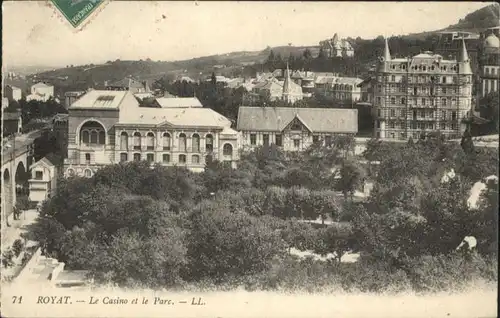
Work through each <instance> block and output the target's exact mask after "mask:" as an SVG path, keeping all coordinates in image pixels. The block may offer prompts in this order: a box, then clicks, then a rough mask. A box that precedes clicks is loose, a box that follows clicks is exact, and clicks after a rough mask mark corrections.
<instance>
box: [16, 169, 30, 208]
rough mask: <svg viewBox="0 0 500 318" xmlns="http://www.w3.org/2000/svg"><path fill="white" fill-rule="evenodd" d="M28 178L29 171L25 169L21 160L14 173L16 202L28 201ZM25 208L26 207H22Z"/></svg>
mask: <svg viewBox="0 0 500 318" xmlns="http://www.w3.org/2000/svg"><path fill="white" fill-rule="evenodd" d="M29 178H30V175H29V172H28V171H26V168H25V167H24V163H23V162H22V161H21V162H19V163H18V165H17V168H16V174H15V178H14V180H15V183H16V202H17V203H20V202H25V203H27V202H28V198H29V183H28V180H29ZM23 208H27V207H23Z"/></svg>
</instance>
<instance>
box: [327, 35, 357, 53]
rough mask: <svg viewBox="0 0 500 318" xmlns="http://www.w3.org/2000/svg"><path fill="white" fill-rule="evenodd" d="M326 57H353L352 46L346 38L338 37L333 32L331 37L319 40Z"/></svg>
mask: <svg viewBox="0 0 500 318" xmlns="http://www.w3.org/2000/svg"><path fill="white" fill-rule="evenodd" d="M319 46H320V48H321V49H323V52H324V54H325V55H326V57H330V58H332V57H353V56H354V48H353V47H352V45H351V43H349V41H347V40H346V39H340V38H339V37H338V35H337V33H335V34H334V35H333V38H331V39H328V40H324V41H321V42H319Z"/></svg>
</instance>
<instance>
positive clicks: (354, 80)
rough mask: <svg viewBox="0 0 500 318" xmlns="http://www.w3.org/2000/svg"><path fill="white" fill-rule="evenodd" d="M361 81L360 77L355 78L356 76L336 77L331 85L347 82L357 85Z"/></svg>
mask: <svg viewBox="0 0 500 318" xmlns="http://www.w3.org/2000/svg"><path fill="white" fill-rule="evenodd" d="M361 82H363V80H362V79H360V78H357V77H336V78H335V79H334V80H333V82H332V84H333V85H335V84H342V85H345V84H348V85H353V86H357V85H358V84H359V83H361Z"/></svg>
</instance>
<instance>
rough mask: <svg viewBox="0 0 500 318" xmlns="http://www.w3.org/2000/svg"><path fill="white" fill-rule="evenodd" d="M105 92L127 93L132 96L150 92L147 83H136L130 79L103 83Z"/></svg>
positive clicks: (136, 81)
mask: <svg viewBox="0 0 500 318" xmlns="http://www.w3.org/2000/svg"><path fill="white" fill-rule="evenodd" d="M104 87H105V89H106V90H110V91H129V92H131V93H132V94H137V93H147V92H149V91H150V89H149V85H148V82H147V81H142V82H141V81H138V80H136V79H133V78H132V77H126V78H124V79H122V80H119V81H116V82H111V83H109V82H108V81H105V82H104Z"/></svg>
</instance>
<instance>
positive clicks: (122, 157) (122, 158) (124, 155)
mask: <svg viewBox="0 0 500 318" xmlns="http://www.w3.org/2000/svg"><path fill="white" fill-rule="evenodd" d="M120 161H121V162H127V161H128V154H127V153H126V152H122V153H121V154H120Z"/></svg>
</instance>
